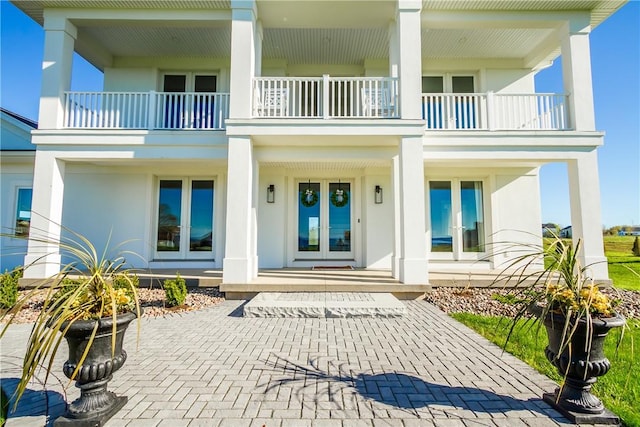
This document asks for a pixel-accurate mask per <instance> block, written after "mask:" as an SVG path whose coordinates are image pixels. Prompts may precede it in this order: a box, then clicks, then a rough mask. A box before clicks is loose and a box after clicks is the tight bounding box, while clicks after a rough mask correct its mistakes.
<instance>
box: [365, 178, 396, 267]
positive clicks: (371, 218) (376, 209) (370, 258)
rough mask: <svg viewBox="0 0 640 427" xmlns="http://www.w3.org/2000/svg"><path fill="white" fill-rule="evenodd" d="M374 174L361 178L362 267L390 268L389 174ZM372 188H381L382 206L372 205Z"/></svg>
mask: <svg viewBox="0 0 640 427" xmlns="http://www.w3.org/2000/svg"><path fill="white" fill-rule="evenodd" d="M384 172H385V171H384V170H375V171H372V172H371V173H370V174H367V175H366V176H365V177H364V178H363V185H362V189H363V191H362V204H363V209H362V214H363V218H362V222H363V227H362V230H363V247H364V251H363V252H364V253H363V256H364V264H365V266H366V267H367V268H373V269H377V268H380V269H387V268H391V256H392V255H393V222H394V219H393V191H392V186H391V171H390V170H387V171H386V173H384ZM376 185H379V186H380V187H381V188H382V203H380V204H376V203H375V199H374V192H375V187H376Z"/></svg>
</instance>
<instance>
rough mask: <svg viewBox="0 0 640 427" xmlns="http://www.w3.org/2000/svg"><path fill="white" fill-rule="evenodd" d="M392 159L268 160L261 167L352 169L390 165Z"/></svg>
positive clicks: (330, 170) (308, 169)
mask: <svg viewBox="0 0 640 427" xmlns="http://www.w3.org/2000/svg"><path fill="white" fill-rule="evenodd" d="M390 164H391V160H382V159H369V160H345V161H338V160H328V161H324V162H322V161H314V162H305V161H279V162H276V161H266V162H260V168H275V169H279V170H282V169H299V170H303V171H309V172H334V171H350V170H353V169H365V168H377V167H388V166H389V165H390Z"/></svg>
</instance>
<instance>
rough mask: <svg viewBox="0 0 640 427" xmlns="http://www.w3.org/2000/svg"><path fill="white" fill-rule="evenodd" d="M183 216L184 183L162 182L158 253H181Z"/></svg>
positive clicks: (159, 204) (159, 206)
mask: <svg viewBox="0 0 640 427" xmlns="http://www.w3.org/2000/svg"><path fill="white" fill-rule="evenodd" d="M181 214H182V181H181V180H166V181H160V195H159V200H158V236H157V240H156V250H157V251H158V252H179V251H180V226H181V223H182V220H181Z"/></svg>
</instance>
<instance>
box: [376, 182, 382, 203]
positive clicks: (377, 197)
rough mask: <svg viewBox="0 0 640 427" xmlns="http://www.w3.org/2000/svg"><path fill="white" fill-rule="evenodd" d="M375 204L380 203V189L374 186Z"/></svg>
mask: <svg viewBox="0 0 640 427" xmlns="http://www.w3.org/2000/svg"><path fill="white" fill-rule="evenodd" d="M375 202H376V205H379V204H381V203H382V187H380V186H379V185H376V192H375Z"/></svg>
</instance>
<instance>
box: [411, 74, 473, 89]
mask: <svg viewBox="0 0 640 427" xmlns="http://www.w3.org/2000/svg"><path fill="white" fill-rule="evenodd" d="M474 80H475V79H474V76H470V75H451V74H445V75H439V76H435V75H434V76H423V77H422V93H474V92H475V82H474Z"/></svg>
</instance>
